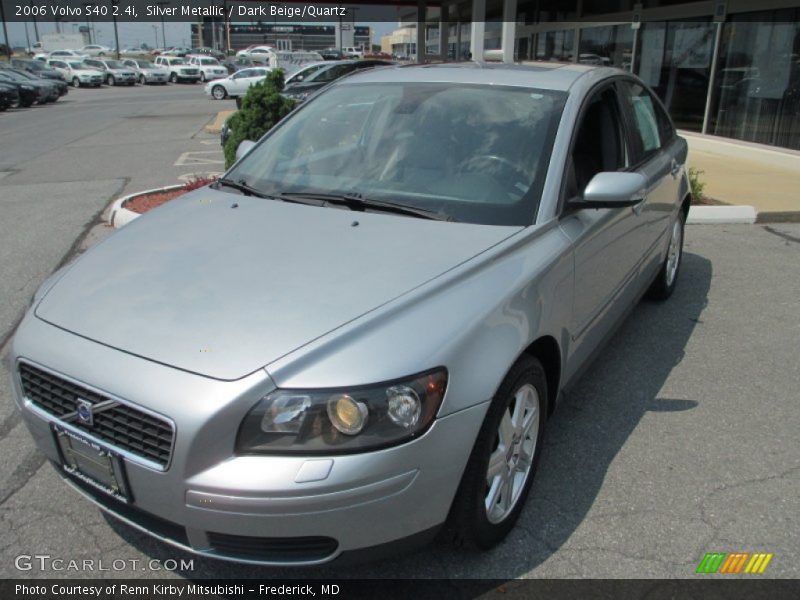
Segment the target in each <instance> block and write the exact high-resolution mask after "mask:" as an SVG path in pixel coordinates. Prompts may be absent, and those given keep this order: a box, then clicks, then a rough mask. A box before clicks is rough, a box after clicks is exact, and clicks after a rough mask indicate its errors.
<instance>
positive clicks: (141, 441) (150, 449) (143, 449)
mask: <svg viewBox="0 0 800 600" xmlns="http://www.w3.org/2000/svg"><path fill="white" fill-rule="evenodd" d="M19 374H20V379H21V380H22V389H23V391H24V392H25V396H26V397H27V398H28V399H29V400H30V401H31V402H33V403H34V404H35V405H36V406H38V407H39V408H41V409H42V410H44V411H46V412H48V413H50V414H51V415H53V416H54V417H58V418H59V419H62V420H64V421H65V422H68V423H69V424H70V425H72V426H73V427H75V428H77V429H79V430H81V431H85V432H86V433H88V434H91V435H93V436H94V437H96V438H99V439H101V440H103V441H105V442H108V443H109V444H110V445H111V446H115V447H117V448H120V449H123V450H125V451H127V452H130V453H131V454H134V455H136V456H139V457H141V458H144V459H146V460H149V461H151V462H154V463H156V464H158V465H160V466H161V467H166V466H167V464H168V463H169V457H170V452H171V450H172V438H173V431H172V426H171V425H170V424H169V423H168V422H166V421H165V420H163V419H160V418H158V417H154V416H152V415H150V414H148V413H145V412H143V411H141V410H139V409H137V408H134V407H132V406H128V405H127V404H122V403H119V402H116V403H114V401H113V399H111V398H109V397H107V396H104V395H103V394H100V393H97V392H94V391H92V390H89V389H87V388H85V387H83V386H81V385H78V384H75V383H72V382H71V381H67V380H65V379H62V378H61V377H58V376H56V375H53V374H51V373H48V372H46V371H44V370H42V369H38V368H36V367H33V366H31V365H29V364H27V363H20V366H19ZM79 398H80V399H82V400H86V401H87V402H89V403H90V404H92V405H96V404H98V403H100V402H109V401H111V402H112V404H110V405H108V406H107V407H104V408H102V409H99V410H96V411H94V414H93V424H92V425H88V424H86V423H83V422H81V421H78V420H76V418H75V411H76V410H77V401H78V399H79Z"/></svg>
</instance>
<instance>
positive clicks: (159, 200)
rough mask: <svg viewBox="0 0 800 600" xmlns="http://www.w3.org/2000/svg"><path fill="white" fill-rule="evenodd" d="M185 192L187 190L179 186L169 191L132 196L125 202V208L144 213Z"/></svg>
mask: <svg viewBox="0 0 800 600" xmlns="http://www.w3.org/2000/svg"><path fill="white" fill-rule="evenodd" d="M185 193H186V190H184V189H183V188H178V189H177V190H169V191H168V192H153V193H152V194H145V195H143V196H136V198H131V199H130V200H128V201H127V202H126V203H125V208H127V209H128V210H132V211H133V212H135V213H139V214H143V213H146V212H147V211H148V210H153V209H154V208H157V207H159V206H161V205H162V204H164V202H169V201H170V200H172V199H173V198H177V197H178V196H180V195H182V194H185Z"/></svg>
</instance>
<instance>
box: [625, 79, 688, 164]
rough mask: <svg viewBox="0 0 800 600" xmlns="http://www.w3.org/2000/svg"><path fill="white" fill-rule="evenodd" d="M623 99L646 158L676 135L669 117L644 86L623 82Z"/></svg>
mask: <svg viewBox="0 0 800 600" xmlns="http://www.w3.org/2000/svg"><path fill="white" fill-rule="evenodd" d="M621 91H622V97H623V100H624V102H625V103H626V104H627V105H628V106H629V108H630V112H631V116H632V117H633V125H634V134H635V135H636V137H638V141H639V142H640V143H641V148H642V152H643V154H644V157H647V156H649V155H650V154H652V153H653V152H656V151H657V150H658V149H659V148H661V147H662V146H664V145H665V144H666V143H668V142H669V141H670V139H671V138H672V137H673V135H674V134H675V131H674V129H673V128H672V123H671V121H670V120H669V117H668V116H667V115H666V113H665V112H664V109H663V108H661V105H660V104H659V103H658V102H657V101H656V99H655V98H654V97H653V95H652V94H651V93H650V92H649V91H648V90H647V89H646V88H645V87H644V86H642V85H640V84H638V83H635V82H632V81H624V82H622V90H621Z"/></svg>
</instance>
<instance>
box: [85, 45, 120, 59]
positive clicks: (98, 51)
mask: <svg viewBox="0 0 800 600" xmlns="http://www.w3.org/2000/svg"><path fill="white" fill-rule="evenodd" d="M81 52H83V53H84V54H85V55H86V56H111V54H112V53H113V52H114V51H113V50H112V49H111V48H109V47H108V46H101V45H99V44H89V45H87V46H84V47H83V48H81Z"/></svg>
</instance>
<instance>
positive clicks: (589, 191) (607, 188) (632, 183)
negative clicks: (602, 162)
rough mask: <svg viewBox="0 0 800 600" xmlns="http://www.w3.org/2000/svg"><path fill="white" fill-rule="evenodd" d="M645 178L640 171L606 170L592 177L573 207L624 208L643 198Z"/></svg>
mask: <svg viewBox="0 0 800 600" xmlns="http://www.w3.org/2000/svg"><path fill="white" fill-rule="evenodd" d="M646 192H647V180H646V179H645V178H644V176H643V175H642V174H640V173H626V172H606V173H598V174H597V175H595V176H594V177H592V179H591V181H590V182H589V184H588V185H587V186H586V189H585V190H584V192H583V198H582V199H581V200H577V201H573V202H570V203H569V205H570V206H572V207H574V208H624V207H626V206H635V205H636V204H639V203H640V202H641V201H642V200H644V197H645V194H646Z"/></svg>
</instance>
